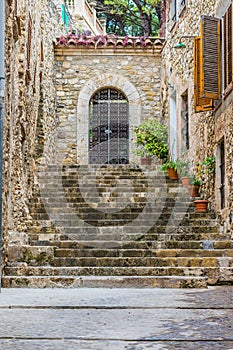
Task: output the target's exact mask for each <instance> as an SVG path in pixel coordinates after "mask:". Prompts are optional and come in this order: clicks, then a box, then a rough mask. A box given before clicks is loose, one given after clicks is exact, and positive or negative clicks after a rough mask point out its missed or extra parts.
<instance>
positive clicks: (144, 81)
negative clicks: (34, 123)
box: [55, 42, 164, 163]
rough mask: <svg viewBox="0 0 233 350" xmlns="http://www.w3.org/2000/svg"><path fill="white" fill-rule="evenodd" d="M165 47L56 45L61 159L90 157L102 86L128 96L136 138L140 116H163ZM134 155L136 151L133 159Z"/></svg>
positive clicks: (84, 160)
mask: <svg viewBox="0 0 233 350" xmlns="http://www.w3.org/2000/svg"><path fill="white" fill-rule="evenodd" d="M161 47H162V43H161V42H159V43H158V44H157V47H151V46H150V47H149V48H144V49H143V48H141V47H140V48H139V47H138V48H134V47H117V48H115V49H114V48H113V47H112V46H110V47H105V48H96V49H95V48H94V47H87V48H84V47H78V46H76V47H72V46H71V47H67V46H66V47H64V46H59V45H58V46H57V47H56V50H55V53H56V89H57V120H58V127H57V138H56V139H57V150H58V152H59V155H58V156H59V162H62V163H87V162H88V123H89V122H88V120H89V101H90V99H91V96H92V95H93V94H94V93H95V92H96V91H97V90H98V89H101V88H104V87H112V88H116V89H118V90H120V91H121V92H123V93H124V94H125V96H126V97H127V99H128V102H129V119H130V140H131V141H133V138H134V135H133V134H134V133H133V127H134V125H136V124H138V123H139V122H140V121H141V120H143V119H147V118H149V117H156V118H158V119H163V118H164V117H163V116H162V115H161V104H160V101H161V98H160V84H161V58H160V50H161ZM131 146H132V142H131ZM133 159H134V158H133V154H132V152H131V154H130V161H132V160H133Z"/></svg>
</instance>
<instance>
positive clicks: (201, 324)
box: [0, 286, 233, 350]
mask: <svg viewBox="0 0 233 350" xmlns="http://www.w3.org/2000/svg"><path fill="white" fill-rule="evenodd" d="M0 349H3V350H21V349H22V350H25V349H27V350H37V349H38V350H45V349H56V350H73V349H74V350H123V349H124V350H157V349H158V350H160V349H161V350H164V349H172V350H173V349H182V350H183V349H184V350H186V349H197V350H199V349H211V350H212V349H216V350H219V349H228V350H230V349H231V350H233V287H232V286H221V287H210V288H208V289H101V288H99V289H95V288H92V289H87V288H80V289H2V293H1V294H0Z"/></svg>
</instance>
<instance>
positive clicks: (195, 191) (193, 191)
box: [189, 186, 200, 197]
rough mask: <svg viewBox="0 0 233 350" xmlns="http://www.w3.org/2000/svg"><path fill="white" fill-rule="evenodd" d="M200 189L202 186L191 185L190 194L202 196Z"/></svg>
mask: <svg viewBox="0 0 233 350" xmlns="http://www.w3.org/2000/svg"><path fill="white" fill-rule="evenodd" d="M199 189H200V186H190V187H189V191H190V196H191V197H199V196H200V193H199Z"/></svg>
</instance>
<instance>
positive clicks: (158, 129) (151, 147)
mask: <svg viewBox="0 0 233 350" xmlns="http://www.w3.org/2000/svg"><path fill="white" fill-rule="evenodd" d="M134 132H135V134H136V147H135V149H134V150H133V152H134V154H136V155H138V156H140V157H141V158H142V161H143V162H145V159H144V158H152V157H154V156H156V157H157V158H159V159H161V160H162V161H167V158H168V143H167V141H168V130H167V126H166V125H165V124H161V123H160V122H159V121H158V120H157V119H155V118H150V119H148V120H145V121H143V122H142V123H141V124H139V125H137V126H135V127H134Z"/></svg>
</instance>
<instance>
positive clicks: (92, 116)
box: [89, 88, 129, 164]
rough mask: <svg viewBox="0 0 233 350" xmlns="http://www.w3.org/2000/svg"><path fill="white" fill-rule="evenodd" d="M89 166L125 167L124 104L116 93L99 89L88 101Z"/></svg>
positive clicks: (126, 123) (126, 118) (126, 125)
mask: <svg viewBox="0 0 233 350" xmlns="http://www.w3.org/2000/svg"><path fill="white" fill-rule="evenodd" d="M89 163H90V164H127V163H129V108H128V100H127V98H126V97H125V95H124V94H123V93H122V92H120V91H119V90H116V89H113V88H103V89H101V90H98V91H97V92H95V93H94V95H93V96H92V97H91V99H90V104H89Z"/></svg>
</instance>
